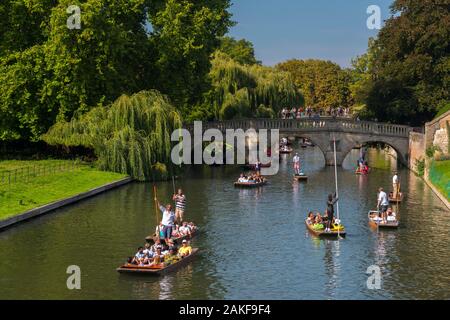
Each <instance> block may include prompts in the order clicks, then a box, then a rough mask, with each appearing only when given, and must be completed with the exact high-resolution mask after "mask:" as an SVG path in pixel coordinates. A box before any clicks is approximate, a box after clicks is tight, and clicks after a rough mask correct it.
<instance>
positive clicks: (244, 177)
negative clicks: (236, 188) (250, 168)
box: [238, 172, 264, 183]
mask: <svg viewBox="0 0 450 320" xmlns="http://www.w3.org/2000/svg"><path fill="white" fill-rule="evenodd" d="M238 182H239V183H262V182H264V177H263V176H261V174H260V173H259V172H254V173H250V174H244V173H241V175H240V177H239V179H238Z"/></svg>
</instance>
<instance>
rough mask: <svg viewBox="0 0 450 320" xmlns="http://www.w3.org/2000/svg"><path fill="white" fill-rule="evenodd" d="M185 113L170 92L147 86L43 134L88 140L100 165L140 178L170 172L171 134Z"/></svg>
mask: <svg viewBox="0 0 450 320" xmlns="http://www.w3.org/2000/svg"><path fill="white" fill-rule="evenodd" d="M180 127H181V116H180V114H179V113H178V112H177V111H176V109H175V108H174V107H173V106H172V105H171V104H170V102H169V100H168V98H167V97H165V96H163V95H161V94H160V93H159V92H157V91H142V92H139V93H137V94H134V95H132V96H131V97H130V96H127V95H123V96H121V97H119V98H118V99H117V100H116V101H115V102H114V103H113V104H112V105H111V106H110V107H109V108H106V107H103V106H101V107H96V108H93V109H92V110H90V111H89V112H87V113H84V114H77V115H75V116H74V117H73V118H72V120H71V121H70V122H58V123H56V124H55V125H54V126H53V127H52V128H51V129H50V130H49V132H48V133H47V134H45V135H44V136H43V139H44V140H45V141H46V142H47V143H49V144H51V145H63V146H84V147H87V148H91V149H93V150H94V151H95V154H96V155H97V157H98V165H99V167H100V169H103V170H108V171H114V172H119V173H126V174H129V175H130V176H132V177H133V178H136V179H139V180H155V179H164V178H167V177H168V173H169V172H170V170H172V168H171V167H169V168H167V167H166V166H165V165H164V164H166V163H170V162H171V160H170V156H171V146H172V142H171V134H172V132H173V130H175V129H177V128H180Z"/></svg>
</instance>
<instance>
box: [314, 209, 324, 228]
mask: <svg viewBox="0 0 450 320" xmlns="http://www.w3.org/2000/svg"><path fill="white" fill-rule="evenodd" d="M312 227H313V229H315V230H321V229H323V228H325V227H324V225H323V221H322V216H321V215H320V213H318V214H317V216H316V218H315V220H314V224H313V226H312Z"/></svg>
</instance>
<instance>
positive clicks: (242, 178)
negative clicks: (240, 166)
mask: <svg viewBox="0 0 450 320" xmlns="http://www.w3.org/2000/svg"><path fill="white" fill-rule="evenodd" d="M238 182H239V183H247V182H248V179H247V177H246V176H245V175H244V174H243V173H241V176H240V177H239V179H238Z"/></svg>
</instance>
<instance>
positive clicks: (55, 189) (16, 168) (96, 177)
mask: <svg viewBox="0 0 450 320" xmlns="http://www.w3.org/2000/svg"><path fill="white" fill-rule="evenodd" d="M33 170H34V171H33ZM30 171H31V172H32V174H28V172H30ZM0 172H1V173H2V174H3V175H2V180H3V181H1V184H0V203H1V204H2V205H1V206H0V221H3V220H6V219H9V218H11V217H14V216H17V215H20V214H22V213H24V212H26V211H29V210H32V209H35V208H39V207H42V206H45V205H47V204H50V203H54V202H56V201H59V200H63V199H67V198H70V197H73V196H76V195H78V194H81V193H85V192H88V191H90V190H92V189H95V188H98V187H101V186H104V185H106V184H109V183H113V182H117V181H120V180H123V179H124V178H126V177H127V176H126V175H123V174H118V173H113V172H104V171H100V170H98V169H96V168H94V167H92V166H90V165H88V164H82V163H77V164H74V163H73V162H71V161H62V160H45V161H0ZM18 172H20V173H18ZM6 177H8V178H6ZM7 179H8V180H7Z"/></svg>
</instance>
